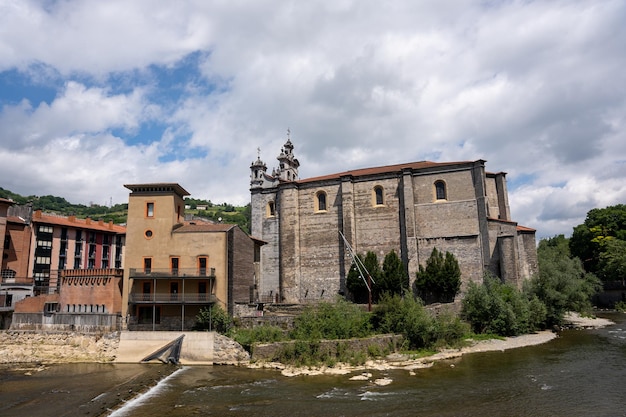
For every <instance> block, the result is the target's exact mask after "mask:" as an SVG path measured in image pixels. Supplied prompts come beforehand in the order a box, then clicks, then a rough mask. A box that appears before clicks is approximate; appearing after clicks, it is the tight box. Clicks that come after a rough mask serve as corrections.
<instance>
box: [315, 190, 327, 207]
mask: <svg viewBox="0 0 626 417" xmlns="http://www.w3.org/2000/svg"><path fill="white" fill-rule="evenodd" d="M316 197H317V198H316V203H317V206H316V211H326V193H325V192H324V191H318V193H317V194H316Z"/></svg>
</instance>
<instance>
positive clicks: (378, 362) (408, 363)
mask: <svg viewBox="0 0 626 417" xmlns="http://www.w3.org/2000/svg"><path fill="white" fill-rule="evenodd" d="M611 324H613V322H612V321H610V320H607V319H603V318H591V317H581V316H580V315H579V314H576V313H568V314H567V315H566V317H565V325H566V327H571V328H578V329H590V328H601V327H606V326H609V325H611ZM557 337H558V334H557V333H555V332H552V331H548V330H545V331H541V332H537V333H533V334H525V335H520V336H515V337H507V338H504V339H489V340H482V341H472V340H468V342H469V346H465V347H462V348H460V349H444V350H442V351H440V352H438V353H436V354H434V355H430V356H424V357H420V358H414V357H412V356H411V354H403V353H392V354H390V355H387V356H386V357H385V358H382V359H374V360H368V361H367V362H365V363H364V364H363V365H349V364H345V363H338V364H336V365H335V366H332V367H328V366H319V367H296V366H292V365H285V364H282V363H277V362H259V363H250V364H249V365H248V367H250V368H253V369H254V368H256V369H260V368H262V369H276V370H280V372H281V374H282V375H284V376H287V377H293V376H298V375H346V374H351V373H355V372H361V375H357V376H354V377H353V378H365V379H367V378H369V377H371V374H369V373H368V372H367V371H373V370H375V371H385V370H392V369H400V370H406V371H408V372H409V373H411V374H414V373H415V370H417V369H423V368H428V367H431V366H433V365H434V364H435V363H436V362H439V361H443V360H450V359H455V358H459V357H461V356H463V355H466V354H469V353H478V352H491V351H502V352H503V351H505V350H509V349H517V348H521V347H526V346H534V345H539V344H542V343H547V342H549V341H550V340H553V339H555V338H557ZM374 382H375V383H376V384H378V385H385V384H387V383H389V382H390V381H386V380H376V381H374Z"/></svg>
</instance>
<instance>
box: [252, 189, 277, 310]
mask: <svg viewBox="0 0 626 417" xmlns="http://www.w3.org/2000/svg"><path fill="white" fill-rule="evenodd" d="M270 201H274V202H275V203H276V204H278V202H276V193H275V192H271V193H268V192H256V193H253V194H252V202H251V212H252V213H251V215H252V222H251V223H252V236H254V237H256V238H259V239H262V240H263V241H265V242H267V244H266V245H263V246H262V247H261V249H260V254H261V260H260V263H261V265H263V271H262V273H263V279H261V280H258V281H259V288H257V291H258V294H259V297H260V298H261V301H269V300H265V298H268V297H271V298H272V299H275V296H276V294H278V292H279V287H280V285H279V265H278V260H279V251H278V232H279V228H278V216H277V215H276V216H273V217H268V215H267V214H268V213H267V204H268V202H270ZM276 213H278V207H277V208H276Z"/></svg>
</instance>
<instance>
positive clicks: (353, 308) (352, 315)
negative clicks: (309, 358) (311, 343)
mask: <svg viewBox="0 0 626 417" xmlns="http://www.w3.org/2000/svg"><path fill="white" fill-rule="evenodd" d="M371 333H372V332H371V325H370V322H369V314H368V313H367V312H365V311H363V310H362V309H361V308H359V306H357V305H354V304H352V303H349V302H347V301H345V300H337V302H336V303H327V302H324V303H320V304H317V305H314V306H307V307H306V308H305V309H304V311H303V312H302V314H300V315H299V316H298V317H296V319H295V320H294V328H293V329H292V331H291V332H290V333H289V335H290V337H291V338H292V339H296V340H321V339H350V338H353V337H367V336H369V335H370V334H371Z"/></svg>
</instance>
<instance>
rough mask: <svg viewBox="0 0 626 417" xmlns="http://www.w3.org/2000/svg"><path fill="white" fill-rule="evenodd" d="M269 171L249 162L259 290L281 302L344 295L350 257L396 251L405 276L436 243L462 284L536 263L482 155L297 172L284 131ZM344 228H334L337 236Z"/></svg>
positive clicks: (511, 275) (497, 176)
mask: <svg viewBox="0 0 626 417" xmlns="http://www.w3.org/2000/svg"><path fill="white" fill-rule="evenodd" d="M277 159H278V161H279V166H278V168H275V169H274V170H273V171H272V173H271V174H270V173H268V172H267V166H266V164H265V163H264V162H263V161H262V160H261V159H260V157H259V158H258V159H257V160H256V161H255V162H253V163H252V165H251V166H250V170H251V175H250V188H251V208H252V235H254V236H256V237H258V238H259V239H262V240H263V241H265V242H267V244H266V245H265V246H263V247H262V248H261V256H260V271H261V272H260V279H259V298H260V299H261V300H266V301H269V300H278V301H281V302H288V303H292V302H294V303H302V302H309V301H317V300H323V299H328V300H332V299H333V298H334V297H335V296H336V295H337V294H346V292H347V291H346V277H347V273H348V271H349V268H350V266H351V262H352V260H351V258H350V256H349V253H348V251H347V250H346V245H345V243H344V242H343V239H342V237H341V234H343V235H344V236H345V238H346V240H347V241H348V243H349V244H350V245H351V246H352V247H353V248H354V250H355V252H356V253H359V254H365V253H366V252H368V251H373V252H374V253H376V255H377V256H378V259H379V260H380V261H381V262H382V259H383V258H384V256H385V255H386V254H387V253H389V252H390V251H391V250H395V251H396V253H398V254H399V255H400V257H401V259H402V261H403V263H404V265H405V268H406V272H407V274H408V276H409V279H410V281H411V282H413V281H414V280H415V274H416V271H417V270H418V267H419V265H420V264H421V265H425V262H426V260H427V259H428V257H429V256H430V254H431V252H432V250H433V248H437V249H438V250H440V251H444V252H445V251H449V252H451V253H452V254H454V255H455V256H456V258H457V259H458V261H459V264H460V267H461V272H462V284H463V285H462V290H464V289H465V288H466V287H467V284H468V282H470V281H481V280H482V278H483V274H484V272H485V271H491V272H492V273H494V274H496V275H497V276H499V277H501V279H502V280H504V281H506V282H510V283H514V284H515V285H518V286H519V285H521V282H522V281H523V280H524V279H526V278H528V277H530V276H531V275H532V274H534V273H535V272H536V271H537V254H536V248H535V231H534V230H533V229H530V228H526V227H521V226H518V225H517V223H516V222H514V221H513V220H512V219H511V215H510V209H509V203H508V191H507V186H506V174H505V173H489V172H487V171H486V170H485V161H483V160H477V161H460V162H444V163H436V162H428V161H421V162H411V163H405V164H397V165H390V166H382V167H374V168H365V169H357V170H352V171H346V172H340V173H336V174H330V175H326V176H322V177H317V178H309V179H299V176H298V168H299V166H300V163H299V161H298V160H297V159H296V158H295V156H294V153H293V144H292V143H291V140H290V139H287V142H286V143H285V144H284V146H283V148H282V150H281V153H280V154H279V156H278V158H277ZM340 232H341V234H340Z"/></svg>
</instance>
